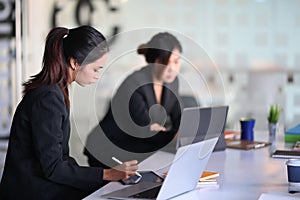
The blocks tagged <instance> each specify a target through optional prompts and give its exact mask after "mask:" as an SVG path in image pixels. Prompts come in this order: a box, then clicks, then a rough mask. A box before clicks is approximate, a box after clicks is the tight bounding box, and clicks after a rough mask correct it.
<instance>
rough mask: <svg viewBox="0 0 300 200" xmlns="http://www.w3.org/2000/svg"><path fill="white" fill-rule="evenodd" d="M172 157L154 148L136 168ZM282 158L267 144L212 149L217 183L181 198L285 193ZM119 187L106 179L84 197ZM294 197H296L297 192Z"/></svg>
mask: <svg viewBox="0 0 300 200" xmlns="http://www.w3.org/2000/svg"><path fill="white" fill-rule="evenodd" d="M158 157H159V159H157V158H158ZM172 158H173V155H172V154H170V153H166V152H157V153H156V154H154V155H153V156H152V157H149V158H148V159H146V160H145V161H143V162H142V163H141V165H140V169H147V170H149V169H151V170H156V171H157V170H159V169H161V167H166V165H165V164H163V163H170V162H171V160H172ZM285 162H286V160H285V159H274V158H271V157H270V156H269V147H265V148H261V149H255V150H249V151H245V150H236V149H226V150H225V151H222V152H214V153H213V154H212V156H211V158H210V160H209V162H208V165H207V167H206V169H207V170H211V171H218V172H219V173H220V177H219V178H218V179H217V180H218V182H219V185H220V187H219V188H218V189H212V190H207V189H206V190H197V191H194V192H192V193H189V194H186V195H190V196H189V197H187V196H184V197H183V199H210V200H213V199H218V200H219V199H230V200H241V199H243V200H254V199H258V198H259V196H260V195H261V194H262V193H267V192H282V193H286V194H288V182H287V170H286V165H285ZM161 171H164V170H161ZM120 187H123V186H122V185H121V184H120V183H109V184H108V185H106V186H105V187H103V188H101V189H99V190H97V191H96V192H94V193H93V194H91V195H90V196H88V197H87V198H85V199H86V200H96V199H101V198H100V196H101V194H105V193H107V192H111V191H113V190H116V189H118V188H120ZM297 197H298V198H300V196H299V195H297Z"/></svg>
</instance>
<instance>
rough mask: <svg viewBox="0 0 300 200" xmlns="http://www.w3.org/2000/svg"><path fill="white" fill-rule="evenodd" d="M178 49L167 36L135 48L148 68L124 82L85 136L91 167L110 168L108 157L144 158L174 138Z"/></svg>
mask: <svg viewBox="0 0 300 200" xmlns="http://www.w3.org/2000/svg"><path fill="white" fill-rule="evenodd" d="M181 51H182V48H181V45H180V43H179V41H178V40H177V39H176V38H175V37H174V36H173V35H171V34H170V33H167V32H165V33H158V34H156V35H155V36H153V37H152V38H151V40H150V41H149V42H148V43H147V44H143V45H140V46H139V48H138V53H139V54H143V55H144V56H145V58H146V61H147V63H148V65H147V66H145V67H143V68H141V69H140V70H138V71H135V72H134V73H132V74H131V75H129V76H128V77H127V78H126V79H125V80H124V81H123V83H122V84H121V85H120V87H119V88H118V90H117V91H116V93H115V95H114V97H113V98H112V100H111V103H110V106H109V109H108V112H107V113H106V115H105V117H104V118H103V119H102V120H101V121H100V123H99V125H100V126H97V127H95V128H94V130H92V132H91V133H90V134H89V136H88V139H87V143H86V148H85V151H84V154H85V155H86V156H87V157H88V162H89V164H90V165H91V166H102V167H110V166H111V165H112V164H113V162H112V160H111V157H112V156H118V157H120V158H121V159H132V158H134V159H137V160H143V159H144V158H145V157H147V156H149V155H150V154H151V153H152V152H154V151H156V150H158V149H161V148H162V147H164V146H166V145H167V144H168V143H170V141H171V140H172V139H173V138H174V136H175V135H176V133H177V131H178V128H179V124H180V117H181V106H180V105H181V103H180V97H179V94H178V78H177V74H178V73H179V70H180V53H181ZM102 144H105V145H102ZM107 152H110V153H111V154H110V153H107Z"/></svg>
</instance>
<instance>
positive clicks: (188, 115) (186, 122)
mask: <svg viewBox="0 0 300 200" xmlns="http://www.w3.org/2000/svg"><path fill="white" fill-rule="evenodd" d="M228 108H229V107H228V106H214V107H200V108H186V109H184V112H183V113H182V118H181V122H180V127H179V131H178V133H179V134H178V138H177V143H176V148H179V147H181V146H184V145H188V144H192V143H195V142H199V141H202V140H204V139H209V138H212V137H217V136H218V137H219V139H218V142H217V144H216V146H215V148H214V151H221V150H225V149H226V141H225V136H224V130H225V125H226V120H227V114H228ZM195 119H196V120H195Z"/></svg>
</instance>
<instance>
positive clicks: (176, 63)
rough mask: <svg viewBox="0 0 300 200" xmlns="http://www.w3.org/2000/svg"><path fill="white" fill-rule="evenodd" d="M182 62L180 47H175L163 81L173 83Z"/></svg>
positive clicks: (163, 74)
mask: <svg viewBox="0 0 300 200" xmlns="http://www.w3.org/2000/svg"><path fill="white" fill-rule="evenodd" d="M180 64H181V63H180V51H179V50H178V49H174V50H173V51H172V54H171V56H170V58H169V62H168V64H167V66H166V68H165V70H164V71H163V73H162V76H161V79H162V81H163V82H166V83H172V82H173V81H174V80H175V78H176V77H177V75H178V73H179V71H180Z"/></svg>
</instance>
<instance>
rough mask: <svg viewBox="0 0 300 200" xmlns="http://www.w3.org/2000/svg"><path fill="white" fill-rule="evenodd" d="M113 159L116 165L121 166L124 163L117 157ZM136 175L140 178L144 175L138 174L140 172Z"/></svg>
mask: <svg viewBox="0 0 300 200" xmlns="http://www.w3.org/2000/svg"><path fill="white" fill-rule="evenodd" d="M111 159H113V160H114V161H116V163H118V164H120V165H122V164H123V162H122V161H120V160H119V159H117V158H116V157H111ZM135 174H136V175H138V176H140V177H142V175H141V174H140V173H138V172H135Z"/></svg>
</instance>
